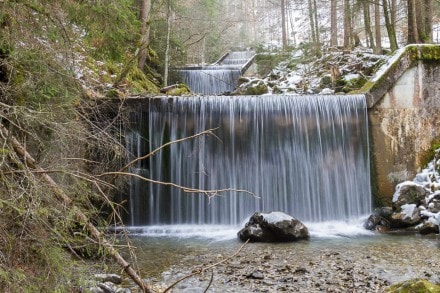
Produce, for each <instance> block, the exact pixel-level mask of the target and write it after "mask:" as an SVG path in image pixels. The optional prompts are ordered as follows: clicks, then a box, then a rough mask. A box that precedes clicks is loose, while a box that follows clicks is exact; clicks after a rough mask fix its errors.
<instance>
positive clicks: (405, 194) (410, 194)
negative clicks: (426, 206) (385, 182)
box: [393, 181, 430, 211]
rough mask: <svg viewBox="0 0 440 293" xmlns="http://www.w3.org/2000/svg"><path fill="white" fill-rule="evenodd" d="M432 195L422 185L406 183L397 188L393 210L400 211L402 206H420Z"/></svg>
mask: <svg viewBox="0 0 440 293" xmlns="http://www.w3.org/2000/svg"><path fill="white" fill-rule="evenodd" d="M429 193H430V190H429V189H426V188H425V187H423V186H422V185H419V184H417V183H415V182H412V181H405V182H403V183H400V184H398V185H397V186H396V192H395V193H394V195H393V209H394V210H396V211H399V210H400V208H401V206H403V205H407V204H415V205H416V206H419V205H420V204H422V202H423V201H424V200H425V197H426V196H428V195H429Z"/></svg>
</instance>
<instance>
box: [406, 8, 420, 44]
mask: <svg viewBox="0 0 440 293" xmlns="http://www.w3.org/2000/svg"><path fill="white" fill-rule="evenodd" d="M407 6H408V44H417V43H419V34H418V33H417V31H418V30H417V22H416V0H408V1H407Z"/></svg>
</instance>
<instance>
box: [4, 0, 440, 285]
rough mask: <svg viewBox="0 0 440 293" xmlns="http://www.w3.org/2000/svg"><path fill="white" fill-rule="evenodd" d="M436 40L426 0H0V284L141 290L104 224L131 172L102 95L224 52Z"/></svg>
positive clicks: (123, 93)
mask: <svg viewBox="0 0 440 293" xmlns="http://www.w3.org/2000/svg"><path fill="white" fill-rule="evenodd" d="M439 42H440V1H439V0H185V1H179V0H44V1H43V0H0V143H1V145H0V290H2V291H3V292H84V291H83V290H85V289H84V288H87V286H89V285H90V284H89V280H90V278H91V277H90V276H91V275H93V274H94V273H97V272H114V271H116V272H119V273H122V272H126V273H127V274H128V275H130V276H131V278H132V279H133V280H134V283H136V284H138V285H139V284H141V285H139V286H140V287H143V286H145V287H143V288H142V290H144V291H145V292H153V291H154V290H153V287H150V286H149V285H148V286H147V285H146V284H143V281H142V280H141V278H140V277H139V276H138V273H137V271H136V266H135V265H133V266H131V262H132V261H133V262H135V259H136V257H135V256H132V258H130V259H129V261H128V262H127V261H126V260H125V259H124V257H123V256H125V257H127V256H128V257H130V255H132V254H133V255H134V254H135V253H133V251H134V249H132V247H131V246H130V245H129V244H127V245H126V244H125V238H124V237H123V236H122V237H121V236H120V235H116V234H114V233H113V234H112V233H110V234H106V232H108V231H107V229H106V228H107V227H108V226H109V225H114V226H117V225H120V224H122V219H121V215H120V213H121V210H122V209H123V208H122V206H121V205H120V203H117V202H115V198H116V197H117V195H118V193H119V192H120V190H124V188H125V189H127V178H128V177H130V176H132V175H130V174H128V172H125V171H126V169H127V168H128V167H127V166H126V164H127V152H126V151H127V150H126V146H125V145H124V143H123V133H122V132H123V131H122V130H121V126H120V124H118V123H120V122H121V121H123V120H124V119H126V117H123V115H121V116H118V115H114V113H112V111H116V112H118V107H115V106H114V105H115V101H116V104H117V103H118V102H120V104H121V105H122V104H123V103H124V101H125V99H129V98H131V97H139V96H147V97H152V96H155V95H160V89H161V88H164V87H166V86H169V83H170V81H171V80H172V81H173V83H174V82H175V81H174V80H173V78H172V76H171V75H172V74H173V70H174V69H176V68H179V67H183V66H189V65H206V64H211V63H214V62H215V61H216V60H217V59H218V58H219V57H221V56H222V55H223V54H224V53H225V52H228V51H234V50H250V49H252V50H255V52H257V54H263V55H264V54H267V55H270V56H275V57H274V60H275V61H276V62H278V61H279V60H285V59H288V58H290V57H291V55H290V53H291V52H293V51H295V50H298V49H301V50H302V52H307V54H308V53H310V54H309V55H308V56H303V57H307V58H306V59H308V60H310V58H311V59H317V58H319V57H320V56H321V55H322V54H323V52H331V50H333V49H334V50H338V51H344V52H346V51H351V50H354V49H355V48H358V47H361V48H365V49H366V50H369V51H371V52H372V53H375V54H379V55H390V54H392V53H393V52H394V51H396V50H398V49H399V48H402V47H404V46H405V45H407V44H418V43H434V44H437V43H439ZM332 48H333V49H332ZM280 56H281V57H280ZM278 57H280V59H278ZM270 66H273V67H275V66H276V64H275V63H273V64H272V63H271V64H270ZM260 78H262V76H260ZM121 107H122V106H121ZM103 109H104V110H103ZM109 109H112V110H109ZM115 116H116V118H115ZM207 131H208V130H207ZM208 132H209V131H208ZM129 165H130V163H129ZM123 166H126V167H123ZM224 188H228V187H227V186H225V187H224ZM103 235H105V236H103ZM120 242H121V243H123V244H121V245H119V243H120ZM119 251H122V252H121V253H120V252H119ZM121 255H122V256H121ZM121 267H122V269H121ZM144 277H145V278H146V277H148V276H144ZM142 284H143V285H142ZM159 289H165V288H159ZM85 292H87V291H85Z"/></svg>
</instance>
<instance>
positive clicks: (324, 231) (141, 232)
mask: <svg viewBox="0 0 440 293" xmlns="http://www.w3.org/2000/svg"><path fill="white" fill-rule="evenodd" d="M365 219H366V218H365V217H363V218H360V219H354V220H351V221H327V222H320V223H316V222H315V223H314V222H310V223H305V225H306V226H307V228H308V229H309V233H310V238H311V239H312V240H313V239H314V238H356V237H362V236H373V235H375V234H374V233H373V232H371V231H368V230H365V229H364V228H363V226H362V223H363V222H364V221H365ZM242 227H244V223H243V224H242V225H154V226H142V227H127V230H128V231H129V232H130V234H131V235H136V236H142V237H170V238H182V239H190V238H199V239H208V240H213V241H228V240H233V239H237V232H238V231H239V230H240V229H241V228H242Z"/></svg>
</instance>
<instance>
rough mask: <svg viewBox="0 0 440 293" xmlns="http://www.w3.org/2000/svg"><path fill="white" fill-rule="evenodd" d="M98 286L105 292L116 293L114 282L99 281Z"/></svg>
mask: <svg viewBox="0 0 440 293" xmlns="http://www.w3.org/2000/svg"><path fill="white" fill-rule="evenodd" d="M97 286H98V287H99V288H100V289H102V290H103V291H104V293H116V290H117V288H116V287H115V286H114V284H113V283H112V282H105V283H98V284H97Z"/></svg>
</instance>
